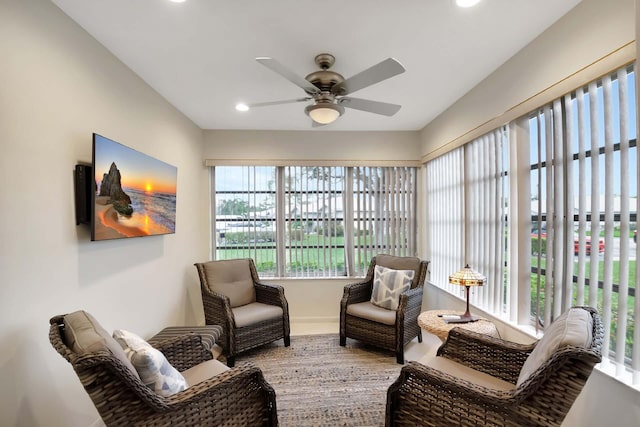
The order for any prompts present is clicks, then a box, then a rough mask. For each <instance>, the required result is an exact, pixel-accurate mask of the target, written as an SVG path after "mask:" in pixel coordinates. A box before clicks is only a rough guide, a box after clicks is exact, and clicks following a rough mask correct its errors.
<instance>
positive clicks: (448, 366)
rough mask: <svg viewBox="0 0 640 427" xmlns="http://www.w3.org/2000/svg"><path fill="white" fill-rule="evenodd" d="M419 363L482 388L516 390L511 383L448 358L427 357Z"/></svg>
mask: <svg viewBox="0 0 640 427" xmlns="http://www.w3.org/2000/svg"><path fill="white" fill-rule="evenodd" d="M418 363H421V364H423V365H425V366H429V367H430V368H433V369H437V370H438V371H441V372H444V373H447V374H449V375H451V376H453V377H456V378H460V379H463V380H465V381H469V382H470V383H473V384H476V385H478V386H480V387H486V388H489V389H492V390H498V391H513V390H514V389H515V388H516V387H515V386H514V385H513V384H511V383H510V382H507V381H504V380H501V379H500V378H496V377H492V376H491V375H488V374H485V373H484V372H480V371H476V370H475V369H472V368H470V367H468V366H465V365H462V364H460V363H457V362H454V361H453V360H450V359H447V358H446V357H440V356H435V355H427V356H425V357H423V358H422V359H420V360H419V361H418Z"/></svg>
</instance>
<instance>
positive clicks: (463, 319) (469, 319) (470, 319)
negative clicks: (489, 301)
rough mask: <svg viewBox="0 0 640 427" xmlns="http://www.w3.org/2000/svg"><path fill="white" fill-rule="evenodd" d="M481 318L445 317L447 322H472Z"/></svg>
mask: <svg viewBox="0 0 640 427" xmlns="http://www.w3.org/2000/svg"><path fill="white" fill-rule="evenodd" d="M477 320H480V318H479V317H478V316H459V318H457V319H456V318H448V319H444V321H445V323H471V322H475V321H477Z"/></svg>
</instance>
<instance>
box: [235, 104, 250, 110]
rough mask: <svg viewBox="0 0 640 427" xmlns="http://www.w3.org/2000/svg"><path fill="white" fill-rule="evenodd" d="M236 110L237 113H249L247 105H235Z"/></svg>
mask: <svg viewBox="0 0 640 427" xmlns="http://www.w3.org/2000/svg"><path fill="white" fill-rule="evenodd" d="M236 110H238V111H249V106H248V105H247V104H243V103H242V102H241V103H239V104H236Z"/></svg>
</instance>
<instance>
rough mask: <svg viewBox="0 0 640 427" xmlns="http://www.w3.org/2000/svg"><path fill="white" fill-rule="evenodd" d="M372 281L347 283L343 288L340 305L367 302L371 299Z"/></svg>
mask: <svg viewBox="0 0 640 427" xmlns="http://www.w3.org/2000/svg"><path fill="white" fill-rule="evenodd" d="M372 287H373V282H372V281H370V280H369V281H366V282H357V283H349V284H347V285H345V286H344V292H343V294H342V303H343V304H344V305H345V306H346V305H349V304H357V303H359V302H365V301H369V300H370V299H371V289H372Z"/></svg>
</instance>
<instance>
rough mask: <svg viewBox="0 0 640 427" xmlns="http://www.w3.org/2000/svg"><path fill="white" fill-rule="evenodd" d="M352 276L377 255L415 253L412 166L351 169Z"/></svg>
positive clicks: (414, 185) (366, 266) (414, 180)
mask: <svg viewBox="0 0 640 427" xmlns="http://www.w3.org/2000/svg"><path fill="white" fill-rule="evenodd" d="M352 171H353V173H352V174H350V175H349V176H350V177H352V178H353V185H352V187H353V194H354V198H353V200H354V203H353V223H354V232H353V236H354V250H355V264H354V272H353V273H354V274H353V275H363V274H364V273H366V269H367V268H368V265H369V260H370V259H371V258H372V257H373V256H375V255H376V254H378V253H386V254H390V255H396V256H415V254H416V250H417V249H416V239H415V236H416V215H415V212H416V185H417V184H416V174H417V170H416V168H413V167H384V168H383V167H354V168H352Z"/></svg>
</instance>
